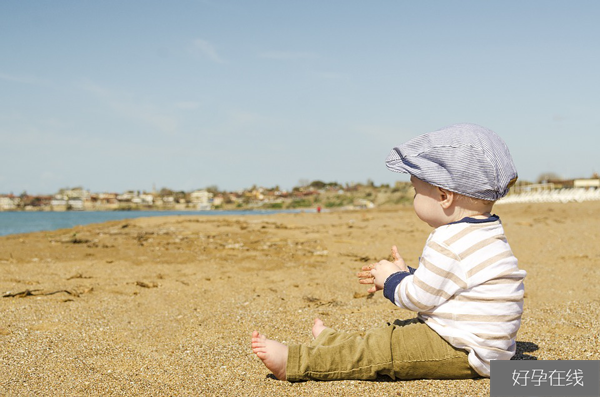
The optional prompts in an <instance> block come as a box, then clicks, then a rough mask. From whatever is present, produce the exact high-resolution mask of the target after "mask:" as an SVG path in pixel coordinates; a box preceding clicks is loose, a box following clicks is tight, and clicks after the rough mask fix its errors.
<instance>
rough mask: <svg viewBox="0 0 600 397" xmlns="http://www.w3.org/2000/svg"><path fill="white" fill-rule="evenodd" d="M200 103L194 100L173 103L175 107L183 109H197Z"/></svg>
mask: <svg viewBox="0 0 600 397" xmlns="http://www.w3.org/2000/svg"><path fill="white" fill-rule="evenodd" d="M200 106H202V104H201V103H200V102H194V101H181V102H177V103H176V104H175V107H176V108H178V109H183V110H195V109H198V108H199V107H200Z"/></svg>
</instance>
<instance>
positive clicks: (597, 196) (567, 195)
mask: <svg viewBox="0 0 600 397" xmlns="http://www.w3.org/2000/svg"><path fill="white" fill-rule="evenodd" d="M596 200H600V189H595V188H589V189H586V188H573V189H556V190H541V191H530V192H524V193H519V194H511V195H509V196H506V197H504V198H501V199H500V200H498V201H497V202H496V204H509V203H570V202H577V203H581V202H583V201H596Z"/></svg>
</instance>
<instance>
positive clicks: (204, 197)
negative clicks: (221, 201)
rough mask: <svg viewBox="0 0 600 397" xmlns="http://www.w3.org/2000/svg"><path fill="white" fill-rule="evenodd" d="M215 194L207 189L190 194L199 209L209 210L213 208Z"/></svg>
mask: <svg viewBox="0 0 600 397" xmlns="http://www.w3.org/2000/svg"><path fill="white" fill-rule="evenodd" d="M212 198H213V194H212V193H210V192H208V191H206V190H196V191H195V192H192V194H190V199H191V201H192V204H193V205H194V206H195V207H196V209H198V210H199V211H207V210H210V209H212Z"/></svg>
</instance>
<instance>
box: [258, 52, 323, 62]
mask: <svg viewBox="0 0 600 397" xmlns="http://www.w3.org/2000/svg"><path fill="white" fill-rule="evenodd" d="M259 57H261V58H267V59H277V60H281V61H286V60H295V59H313V58H316V57H317V54H315V53H313V52H303V51H266V52H263V53H260V54H259Z"/></svg>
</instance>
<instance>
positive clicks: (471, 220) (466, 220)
mask: <svg viewBox="0 0 600 397" xmlns="http://www.w3.org/2000/svg"><path fill="white" fill-rule="evenodd" d="M498 220H500V217H499V216H498V215H496V214H494V215H492V216H490V217H487V218H485V219H478V218H471V217H468V216H467V217H465V218H462V219H461V220H460V221H456V222H450V223H448V225H454V224H456V223H487V222H496V221H498Z"/></svg>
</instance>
